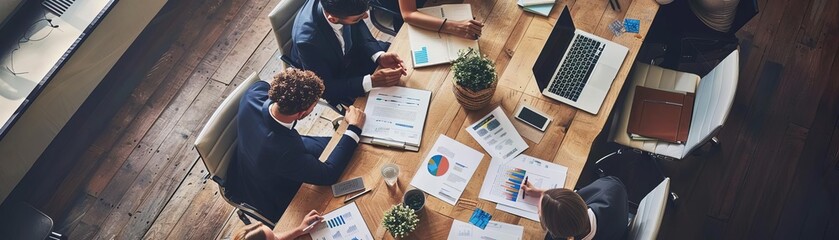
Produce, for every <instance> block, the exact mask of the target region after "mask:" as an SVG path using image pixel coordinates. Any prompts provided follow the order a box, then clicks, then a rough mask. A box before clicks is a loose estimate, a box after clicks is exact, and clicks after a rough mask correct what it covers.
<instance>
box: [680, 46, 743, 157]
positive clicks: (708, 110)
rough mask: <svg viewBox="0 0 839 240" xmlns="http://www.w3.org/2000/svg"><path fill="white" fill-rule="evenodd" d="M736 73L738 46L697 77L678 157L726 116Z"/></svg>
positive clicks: (708, 135) (713, 131)
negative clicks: (691, 105)
mask: <svg viewBox="0 0 839 240" xmlns="http://www.w3.org/2000/svg"><path fill="white" fill-rule="evenodd" d="M739 75H740V50H739V49H735V50H734V51H733V52H731V54H729V55H728V56H727V57H726V58H725V59H724V60H722V62H720V63H719V64H717V66H716V67H714V69H713V70H711V72H709V73H708V75H705V77H702V80H700V81H699V87H697V89H696V100H695V102H694V106H693V116H692V117H691V122H690V131H689V132H688V140H687V141H686V142H685V148H684V151H683V152H682V157H684V156H687V155H688V154H689V153H690V152H691V151H693V150H695V149H696V148H698V147H699V146H701V145H702V144H703V143H705V142H706V141H708V139H710V138H711V137H713V136H714V135H715V134H716V133H717V131H719V129H720V128H721V127H722V124H723V123H724V122H725V120H726V118H728V113H729V112H730V111H731V106H732V105H733V104H734V93H735V92H736V90H737V81H738V78H739Z"/></svg>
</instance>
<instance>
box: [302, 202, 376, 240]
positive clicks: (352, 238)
mask: <svg viewBox="0 0 839 240" xmlns="http://www.w3.org/2000/svg"><path fill="white" fill-rule="evenodd" d="M323 219H324V223H321V224H318V226H317V227H315V230H313V231H312V233H311V235H312V239H316V240H372V239H373V235H371V234H370V229H369V228H367V223H365V222H364V218H363V217H362V216H361V212H360V211H359V210H358V205H356V204H355V202H352V203H350V204H347V205H346V206H343V207H341V208H338V209H335V210H333V211H332V212H330V213H328V214H326V215H323Z"/></svg>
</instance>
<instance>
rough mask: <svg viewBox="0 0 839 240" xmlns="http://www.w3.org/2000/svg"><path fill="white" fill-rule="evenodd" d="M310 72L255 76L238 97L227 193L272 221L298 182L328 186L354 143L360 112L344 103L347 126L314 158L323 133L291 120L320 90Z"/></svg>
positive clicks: (361, 122)
mask: <svg viewBox="0 0 839 240" xmlns="http://www.w3.org/2000/svg"><path fill="white" fill-rule="evenodd" d="M323 88H324V87H323V83H322V81H321V80H320V78H318V77H317V75H315V74H314V73H313V72H311V71H305V70H299V69H293V68H289V69H286V70H284V71H283V72H280V73H279V74H277V75H276V76H275V77H274V80H273V81H272V82H271V83H270V84H269V83H268V82H265V81H258V82H256V83H254V84H253V86H251V87H250V88H249V89H248V91H247V92H246V93H245V95H244V96H243V97H242V100H240V102H239V112H238V113H237V117H238V126H237V128H238V132H239V137H238V139H237V141H236V143H237V144H236V155H235V156H234V157H233V159H232V160H231V162H230V168H229V169H228V178H227V182H226V183H225V187H226V190H228V191H229V192H228V193H229V194H230V196H231V198H232V199H233V200H234V201H237V202H244V203H247V204H250V205H251V206H253V207H255V208H256V209H257V211H258V212H259V213H261V214H262V215H264V216H265V217H266V218H268V219H269V220H271V221H274V222H276V221H277V220H279V219H280V216H282V214H283V212H285V210H286V208H287V207H288V205H289V203H290V202H291V199H292V198H294V195H295V194H296V193H297V190H298V189H299V188H300V185H301V184H302V183H309V184H314V185H331V184H334V183H336V182H337V181H338V179H339V178H340V177H341V174H342V173H343V172H344V168H346V167H347V164H348V163H349V161H350V158H351V157H352V155H353V152H354V151H355V148H356V146H358V136H360V135H361V127H362V126H364V120H365V115H364V112H362V111H361V110H359V109H357V108H355V107H350V108H348V109H347V112H346V115H345V117H344V119H345V121H347V123H349V127H348V128H347V131H346V132H345V133H344V135H342V136H341V139H340V141H339V142H338V145H337V146H336V147H335V149H334V150H332V153H331V154H330V155H329V157H327V159H326V161H325V162H321V161H320V160H318V157H319V156H320V155H321V153H323V151H324V148H325V147H326V144H327V143H329V141H330V138H329V137H310V136H301V135H300V134H298V133H297V130H294V126H295V124H297V120H300V119H303V118H304V117H306V116H307V115H309V114H310V113H311V112H312V111H313V110H314V108H315V105H316V104H317V101H318V98H320V96H321V94H322V93H323Z"/></svg>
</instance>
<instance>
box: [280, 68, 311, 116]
mask: <svg viewBox="0 0 839 240" xmlns="http://www.w3.org/2000/svg"><path fill="white" fill-rule="evenodd" d="M323 88H324V87H323V81H322V80H320V78H319V77H318V76H317V75H315V73H314V72H312V71H306V70H300V69H295V68H287V69H285V70H283V71H282V72H280V73H278V74H277V75H275V76H274V81H272V82H271V89H270V90H268V99H270V100H271V101H273V102H276V103H277V108H278V109H279V110H280V113H282V114H285V115H291V114H295V113H299V112H302V111H306V110H307V109H309V107H311V106H312V104H314V103H315V102H317V101H318V99H319V98H320V96H321V94H323Z"/></svg>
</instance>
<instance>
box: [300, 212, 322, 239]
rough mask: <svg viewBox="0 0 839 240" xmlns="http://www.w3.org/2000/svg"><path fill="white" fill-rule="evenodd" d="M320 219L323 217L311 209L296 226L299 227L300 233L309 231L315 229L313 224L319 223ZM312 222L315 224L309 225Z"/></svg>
mask: <svg viewBox="0 0 839 240" xmlns="http://www.w3.org/2000/svg"><path fill="white" fill-rule="evenodd" d="M321 220H323V217H321V216H320V214H318V211H315V210H312V211H310V212H309V214H306V216H305V217H303V221H301V222H300V226H297V229H300V233H301V235H302V234H306V233H309V232H311V231H312V229H315V228H314V226H317V225H318V224H320V221H321ZM312 223H314V224H315V225H312V226H313V227H309V225H310V224H312Z"/></svg>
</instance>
